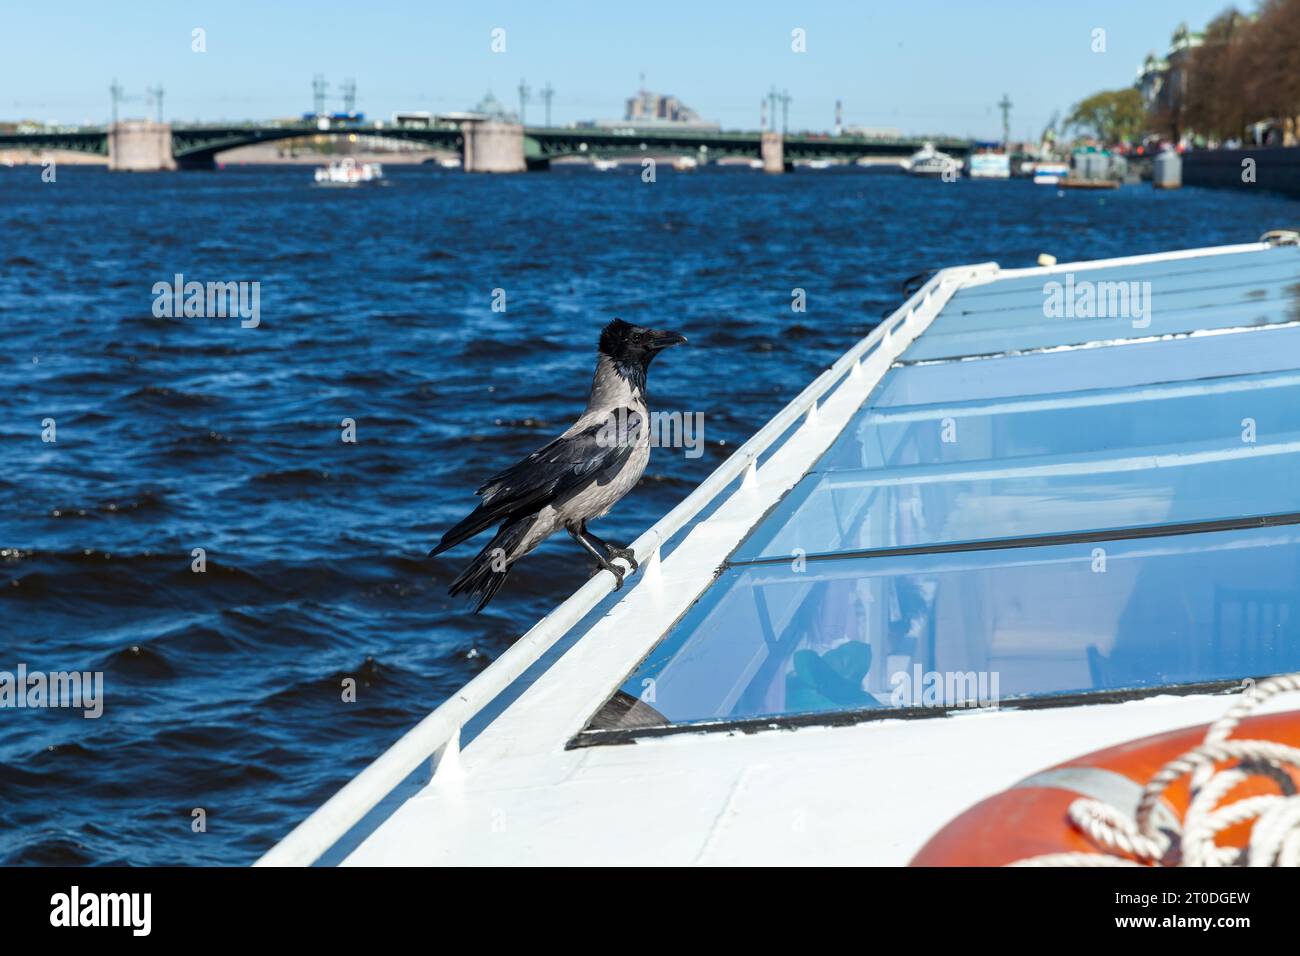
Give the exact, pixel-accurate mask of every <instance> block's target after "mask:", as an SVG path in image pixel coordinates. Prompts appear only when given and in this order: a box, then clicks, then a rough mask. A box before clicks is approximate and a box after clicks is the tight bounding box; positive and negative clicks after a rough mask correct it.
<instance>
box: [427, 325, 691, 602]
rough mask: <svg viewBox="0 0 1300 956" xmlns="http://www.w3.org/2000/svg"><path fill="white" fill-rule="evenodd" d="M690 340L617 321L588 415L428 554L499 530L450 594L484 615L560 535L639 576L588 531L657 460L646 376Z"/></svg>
mask: <svg viewBox="0 0 1300 956" xmlns="http://www.w3.org/2000/svg"><path fill="white" fill-rule="evenodd" d="M684 341H685V339H684V338H682V336H680V335H677V334H676V333H670V332H656V331H654V330H650V329H641V328H639V327H637V326H632V325H628V324H627V323H625V322H621V321H620V320H618V319H615V320H614V322H611V323H610V325H609V326H607V327H606V329H605V331H604V332H603V333H602V334H601V350H600V354H599V356H598V358H597V362H596V374H595V378H594V379H593V381H592V386H591V394H590V396H589V398H588V400H587V407H586V409H585V410H584V411H583V413H582V415H581V416H579V418H578V420H577V421H576V422H574V423H573V425H571V426H570V427H569V428H568V429H567V430H566V431H565V432H564V433H563V434H561V435H560V436H559V437H558V438H556V439H555V440H554V441H552V442H550V443H548V444H547V445H545V446H543V447H542V448H539V449H538V450H537V451H535V452H533V453H532V454H531V455H529V456H528V457H527V458H525V459H524V460H523V461H521V462H519V463H518V464H516V465H514V466H512V467H510V468H507V469H506V470H505V471H503V472H501V473H500V474H498V475H495V476H494V477H492V478H490V479H489V480H488V481H487V482H486V483H485V484H484V485H483V486H482V487H481V488H479V490H478V494H479V495H480V496H481V497H482V499H483V500H482V502H481V503H480V504H479V506H478V507H477V508H476V509H475V510H474V511H473V513H471V514H470V515H468V516H467V517H466V518H465V519H463V520H462V521H461V522H459V523H458V524H457V525H456V526H455V527H453V528H452V529H450V530H449V531H448V532H447V533H446V534H445V535H443V537H442V540H441V541H440V542H439V543H438V546H437V547H436V548H434V550H433V551H432V552H430V554H431V555H437V554H440V553H441V552H443V551H445V550H447V549H448V548H451V547H453V546H455V545H456V544H458V543H460V542H461V541H465V540H467V539H469V538H471V537H473V536H474V535H476V534H478V533H480V532H481V531H484V530H486V529H487V528H488V527H490V526H491V525H493V524H498V523H500V527H499V529H498V531H497V533H496V535H495V536H494V537H493V538H492V540H491V541H490V542H488V544H487V546H486V547H485V548H484V549H483V550H482V551H480V552H479V554H478V556H477V557H475V559H474V560H473V561H472V562H471V563H470V565H469V567H467V568H466V569H465V570H464V571H463V572H462V573H461V574H460V575H459V576H458V577H457V578H456V580H455V581H453V582H452V585H451V593H452V594H459V593H462V592H464V593H469V594H472V595H475V596H477V597H478V598H479V604H478V610H482V608H483V607H484V606H485V605H486V604H487V603H488V601H490V600H491V599H492V597H493V596H494V595H495V594H496V592H497V590H498V589H499V588H500V587H501V585H502V583H503V582H504V581H505V577H506V575H507V574H508V573H509V570H510V568H511V567H512V566H513V565H514V563H515V562H516V561H518V560H519V559H520V558H522V557H523V556H524V555H526V554H527V553H528V552H530V551H532V550H533V549H534V548H536V547H537V546H538V545H539V544H541V542H542V541H544V540H545V539H546V538H548V537H550V536H551V535H552V534H554V533H555V532H556V531H559V530H560V529H564V530H566V531H568V532H569V534H570V535H571V536H572V537H573V538H574V540H575V541H577V542H578V543H579V544H580V545H582V547H583V548H585V549H586V550H587V551H588V553H590V554H591V555H592V556H593V557H595V558H596V561H597V563H598V564H600V565H601V567H603V568H604V569H605V570H608V571H611V572H612V573H613V574H614V576H615V577H616V578H617V580H618V585H619V586H620V587H621V586H622V583H623V573H624V572H623V571H622V569H620V568H619V567H617V566H616V565H614V564H612V563H611V559H612V558H615V557H619V558H623V559H624V560H626V561H627V562H628V566H629V567H632V568H635V567H636V562H635V559H634V557H633V556H632V553H631V552H630V551H628V550H627V549H626V548H617V547H612V546H610V545H608V544H606V543H605V542H603V541H601V540H600V539H599V538H597V537H596V536H595V535H594V534H592V533H591V532H590V531H588V530H587V522H588V521H592V520H595V519H596V518H600V517H603V516H604V515H605V514H607V513H608V512H609V510H610V509H611V508H612V507H614V505H615V504H617V503H618V501H619V500H620V499H621V498H622V497H623V496H624V495H626V494H627V493H628V492H629V491H631V490H632V489H633V488H634V487H636V485H637V482H639V481H640V480H641V476H642V475H643V474H644V473H645V468H646V463H647V462H648V461H649V459H650V413H649V410H648V409H647V407H646V399H645V373H646V368H647V367H648V365H649V363H650V360H651V359H652V358H653V357H654V355H655V354H656V353H657V352H658V351H659V350H660V349H662V348H666V347H668V346H669V345H674V344H677V343H678V342H684ZM643 343H644V344H643Z"/></svg>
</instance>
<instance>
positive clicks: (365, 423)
mask: <svg viewBox="0 0 1300 956" xmlns="http://www.w3.org/2000/svg"><path fill="white" fill-rule="evenodd" d="M638 171H639V170H638ZM389 175H390V177H391V179H392V181H393V182H392V185H391V186H390V187H389V188H386V189H376V190H371V191H364V192H363V191H352V192H349V191H337V190H320V189H314V188H311V187H309V186H308V185H307V182H308V180H309V178H310V170H306V169H301V168H298V169H227V170H224V171H221V172H218V173H212V174H203V173H189V174H184V173H177V174H158V175H140V176H129V175H111V174H109V173H107V172H104V171H102V170H98V169H78V168H62V169H60V170H59V172H58V180H57V182H56V183H52V184H50V183H43V182H42V181H41V179H40V168H39V167H29V168H25V169H24V168H17V169H12V170H4V169H0V312H2V316H0V317H2V318H3V327H4V329H5V347H4V348H3V351H2V354H0V464H2V465H3V467H2V468H0V549H2V550H0V670H9V671H13V670H15V669H16V667H17V666H18V664H20V663H23V664H26V665H27V667H28V668H29V669H30V670H40V671H56V670H87V671H102V672H103V673H104V681H105V709H104V714H103V716H102V717H101V718H100V719H98V720H86V719H83V718H82V717H81V715H80V712H79V711H78V712H72V711H68V710H51V709H46V710H14V709H0V722H2V723H0V726H2V727H3V734H0V863H7V864H14V863H100V864H115V863H133V864H160V863H223V864H243V863H248V862H250V861H252V860H253V859H254V858H256V856H258V855H259V854H260V853H261V852H262V851H263V850H265V849H266V848H267V847H268V846H270V845H271V844H272V843H273V842H274V841H275V840H276V839H277V838H278V837H280V836H282V835H283V834H284V833H286V832H287V831H288V830H289V829H290V828H291V827H292V825H293V824H294V823H296V822H297V821H298V820H300V819H301V818H302V817H303V816H305V815H306V814H307V813H308V812H309V811H310V810H311V809H313V808H314V807H316V806H317V805H319V804H320V803H321V802H322V801H324V800H325V799H326V798H327V797H328V796H329V795H330V794H331V793H333V792H334V791H335V790H336V789H337V788H338V787H339V786H340V785H342V784H343V783H344V782H346V781H347V780H348V779H349V778H350V777H351V776H352V775H353V774H354V773H355V772H357V771H358V770H360V769H361V768H362V767H363V766H364V765H365V764H366V763H367V762H369V761H370V760H371V759H372V758H373V757H374V756H376V755H377V754H378V753H380V752H381V751H382V750H383V748H384V747H386V746H387V745H388V744H389V743H390V742H392V741H393V740H394V739H395V738H396V737H398V736H399V735H400V734H401V733H402V732H403V731H404V730H406V729H407V728H408V727H409V726H410V725H412V724H413V723H414V722H415V721H416V720H418V719H419V718H420V717H421V716H423V715H424V714H425V713H426V712H427V711H428V710H430V709H431V708H433V707H434V706H436V705H437V704H438V703H439V702H441V701H442V700H443V699H444V698H445V697H447V696H448V695H449V694H450V693H451V692H452V691H453V690H455V689H456V688H457V687H458V686H459V685H460V684H462V683H464V681H465V680H467V679H468V678H469V677H471V676H472V675H473V674H475V673H476V672H477V671H479V670H480V669H482V668H483V667H485V666H486V665H487V664H488V663H490V662H491V661H492V660H493V658H495V657H496V656H497V655H499V654H500V653H501V652H502V651H503V650H504V649H505V648H506V647H508V646H509V644H510V642H511V641H512V640H513V639H514V638H515V637H516V636H517V635H519V634H520V633H522V632H523V631H524V630H525V629H526V628H527V627H528V626H529V625H530V624H531V623H532V622H533V621H535V620H536V619H537V618H538V617H540V616H541V615H543V614H544V613H546V612H547V611H548V610H549V609H550V608H552V607H553V606H554V605H555V604H557V603H558V602H560V601H561V600H563V599H564V598H565V597H566V596H567V595H568V594H569V593H570V592H571V591H573V590H574V589H575V588H576V587H578V586H579V585H580V584H581V583H582V582H583V581H584V580H585V578H586V577H587V575H588V574H589V571H590V568H589V566H588V565H587V564H586V562H585V561H584V560H583V559H582V557H581V556H580V554H579V553H578V552H577V549H576V547H575V546H574V545H573V544H572V542H570V541H568V540H567V539H563V540H558V539H557V540H554V541H552V542H550V543H548V544H547V545H545V546H544V547H543V548H542V549H541V550H540V551H539V552H537V553H536V554H534V555H533V556H531V557H530V558H529V559H528V560H527V561H526V563H524V564H522V565H520V566H519V568H518V569H517V570H516V572H515V573H514V574H513V575H512V577H511V579H510V581H509V583H508V584H507V585H506V587H505V589H504V590H503V592H502V593H501V595H500V596H498V598H497V599H496V601H495V602H494V603H493V604H492V605H491V606H490V607H489V608H488V610H487V611H485V612H484V613H483V614H480V615H478V616H474V615H471V614H469V613H467V611H466V609H465V607H464V605H462V604H461V603H459V601H456V600H452V599H449V598H448V597H447V596H446V594H445V589H446V586H447V583H448V582H449V581H450V580H451V578H452V577H454V575H455V573H456V571H457V569H458V567H459V566H460V564H461V563H462V562H463V561H464V560H465V559H466V558H467V557H468V556H469V555H470V554H471V553H472V549H470V548H469V547H467V546H466V547H462V548H459V549H457V550H456V551H454V552H453V553H452V554H451V555H449V556H447V558H445V559H441V560H439V561H437V562H432V563H430V562H426V561H425V560H424V555H425V553H426V552H427V550H428V549H429V547H430V546H431V544H432V543H433V542H434V541H435V540H436V539H437V537H438V535H439V534H440V532H441V531H442V530H443V529H444V528H445V527H446V526H447V525H448V524H450V523H451V522H453V521H454V520H455V519H457V518H459V517H461V515H462V514H463V513H465V512H466V511H467V510H468V509H469V508H470V507H471V505H472V503H473V501H474V498H473V494H472V492H473V489H474V488H475V487H477V485H478V484H479V482H480V481H481V480H482V479H483V478H484V477H486V476H487V475H489V474H491V473H493V472H494V471H496V470H498V469H500V468H501V467H503V466H505V465H508V464H510V463H512V462H514V461H515V460H516V459H518V458H519V457H521V456H523V455H524V454H526V453H527V452H529V451H531V450H532V449H533V448H535V447H537V446H538V445H540V444H542V443H543V442H544V441H545V440H547V439H548V438H549V437H550V436H551V435H553V434H554V433H556V432H558V431H560V430H562V429H563V428H564V427H566V426H567V424H568V423H569V421H570V420H571V419H572V418H573V417H574V416H575V415H576V413H577V412H578V410H579V409H580V407H581V404H582V401H583V399H584V398H585V393H586V389H587V387H588V385H589V381H590V374H591V367H592V362H593V354H594V344H595V337H596V333H597V331H598V330H599V328H600V326H601V325H602V324H603V323H604V322H606V321H607V320H608V319H609V317H610V316H613V315H620V316H622V317H624V318H626V319H629V320H632V321H636V322H641V323H643V324H652V325H657V326H665V327H669V328H675V329H679V330H681V331H683V332H685V333H686V334H687V335H688V336H689V337H690V340H691V344H690V345H689V346H687V347H686V348H683V349H678V350H674V351H673V352H671V353H669V354H667V355H666V356H664V357H663V358H662V359H660V360H659V362H658V363H657V364H656V366H655V368H654V369H653V371H652V375H651V382H650V385H651V393H652V400H653V402H654V403H655V405H656V406H657V407H661V408H672V409H681V410H689V411H699V412H703V413H704V416H705V429H706V431H705V436H706V439H707V450H706V452H705V454H704V455H703V456H702V457H700V458H697V459H688V458H686V457H684V456H683V455H682V454H681V452H680V451H678V452H673V451H671V450H668V449H661V450H659V451H658V452H656V454H655V455H654V456H653V457H652V459H651V463H650V468H649V470H648V472H647V475H646V477H645V480H644V481H643V482H642V484H641V486H640V487H639V488H638V489H637V491H636V492H635V493H634V494H633V495H632V496H630V497H629V498H628V499H627V500H625V501H624V502H623V503H622V504H621V505H620V506H619V507H618V508H617V509H616V510H615V511H614V512H613V514H611V515H610V516H609V517H608V518H606V519H605V520H604V521H603V522H601V524H600V526H599V528H598V529H597V530H598V532H599V533H601V534H602V535H603V536H605V537H608V538H610V539H612V540H615V541H624V540H627V539H630V538H632V537H635V535H636V534H637V533H638V532H639V531H641V530H643V529H644V528H645V527H647V526H648V525H649V524H651V523H652V522H653V521H654V520H655V519H656V518H657V517H658V516H659V515H661V514H663V513H664V512H665V511H667V510H668V509H669V508H670V507H671V506H672V505H673V504H675V503H676V502H677V501H678V500H680V499H681V498H682V497H683V496H685V495H686V494H687V493H688V491H689V490H690V489H691V488H692V487H693V486H694V485H695V484H696V483H697V482H699V481H700V480H702V479H703V478H704V477H705V476H706V475H707V473H708V472H709V471H710V470H711V469H712V468H713V467H714V466H715V465H716V464H717V463H718V462H719V461H721V460H722V459H723V458H724V457H725V456H726V455H727V454H728V453H729V451H730V449H731V448H732V447H734V446H735V445H736V444H737V443H738V442H740V441H743V440H744V439H745V438H746V437H748V436H749V435H750V434H751V433H752V432H753V431H754V430H755V429H757V428H758V427H759V426H760V425H761V424H762V423H763V422H764V421H765V420H766V419H767V418H768V417H770V416H771V415H772V414H773V413H774V412H775V411H777V410H778V409H779V408H780V407H781V406H782V405H783V404H784V403H785V402H786V401H787V400H789V398H791V397H792V396H794V395H795V394H796V393H797V392H799V391H800V390H801V389H802V388H803V386H804V385H805V384H806V383H807V382H808V381H809V380H810V379H811V378H812V377H814V376H815V375H816V374H817V373H818V372H819V371H820V370H821V369H822V368H823V367H825V366H826V365H827V364H828V363H830V362H831V361H832V360H833V359H834V358H835V357H836V356H837V355H838V354H839V353H840V352H842V351H843V350H844V349H845V348H846V347H848V346H849V345H850V344H851V343H852V342H853V341H854V340H856V339H857V338H858V337H860V336H861V335H863V334H864V333H865V332H867V331H868V330H869V329H870V327H871V326H872V325H873V324H874V323H875V322H876V321H878V320H879V318H880V317H881V314H882V312H886V311H888V310H889V309H891V308H892V307H893V306H895V305H896V304H897V303H898V302H899V301H900V295H899V286H900V283H901V282H902V281H903V280H904V279H905V278H907V277H908V276H911V275H913V274H914V273H917V272H921V271H923V270H927V269H933V268H937V267H939V266H942V265H949V264H957V263H964V262H974V261H983V260H990V259H993V260H997V261H998V262H1000V263H1002V264H1003V265H1007V266H1023V265H1030V264H1032V263H1033V260H1034V258H1035V257H1036V256H1037V254H1038V253H1039V252H1042V251H1049V252H1052V253H1054V254H1055V255H1057V256H1058V257H1059V258H1060V259H1061V260H1062V261H1065V260H1068V259H1075V258H1095V257H1102V256H1113V255H1121V254H1129V253H1140V252H1153V251H1159V250H1164V249H1171V248H1180V247H1190V246H1202V245H1213V244H1218V243H1224V242H1236V241H1249V240H1253V239H1255V238H1257V237H1258V236H1259V234H1260V233H1262V232H1263V231H1264V230H1266V229H1268V228H1274V227H1282V226H1289V227H1294V226H1295V225H1296V223H1297V221H1300V203H1296V202H1292V201H1287V200H1284V199H1281V198H1279V197H1276V196H1271V195H1269V194H1267V193H1264V192H1239V193H1228V192H1207V191H1200V190H1192V189H1185V190H1182V191H1181V192H1176V193H1156V192H1154V191H1152V190H1151V189H1149V188H1143V187H1132V188H1126V189H1124V190H1122V191H1120V192H1118V193H1107V194H1104V195H1098V194H1096V193H1072V194H1066V195H1059V194H1058V193H1057V192H1056V190H1054V189H1051V188H1046V187H1034V186H1032V185H1030V184H1028V183H1025V182H1011V183H968V182H962V183H956V184H944V183H938V182H925V181H914V180H910V179H906V178H903V177H899V176H892V175H890V176H882V175H873V174H869V173H866V172H859V171H847V170H846V171H836V172H828V173H808V172H804V173H799V174H796V175H793V176H784V177H765V176H762V175H761V174H758V173H753V172H750V171H748V170H701V171H698V172H695V173H690V174H674V173H672V172H671V171H661V173H660V175H659V181H658V182H656V183H653V184H646V183H643V182H641V180H640V178H639V176H638V175H636V173H635V172H620V173H610V174H603V175H602V174H595V173H590V172H586V171H578V170H567V171H566V170H555V171H552V172H550V173H547V174H536V175H527V176H517V177H504V178H491V177H472V176H465V175H461V174H457V173H446V172H441V171H431V170H430V169H429V168H427V167H425V168H407V169H402V168H391V169H390V170H389ZM175 273H182V274H183V275H184V276H185V277H186V278H187V279H194V280H199V281H204V282H206V281H238V280H245V281H257V282H259V283H260V296H261V298H260V320H261V322H260V325H259V326H258V327H257V328H247V329H246V328H241V327H240V322H239V320H238V319H237V318H225V319H222V318H212V319H207V318H166V317H163V318H158V317H155V316H154V314H153V310H152V306H153V302H154V295H153V292H152V288H153V285H154V283H156V282H160V281H170V280H171V278H172V276H173V275H174V274H175ZM794 288H802V289H805V290H806V293H807V305H808V309H807V312H806V313H804V314H796V313H793V312H792V311H791V308H790V302H791V290H792V289H794ZM494 289H503V290H504V291H505V297H506V299H505V301H506V306H507V311H506V312H504V313H501V312H494V311H492V302H493V290H494ZM345 418H350V419H353V420H354V421H355V422H356V438H357V441H356V442H355V443H345V442H343V441H342V440H341V433H342V428H341V422H342V420H343V419H345ZM45 419H54V420H55V423H56V426H55V427H56V437H57V441H56V442H54V443H48V442H43V441H42V422H43V421H44V420H45ZM195 548H203V549H204V550H205V552H206V555H207V570H206V572H204V573H195V572H194V571H192V570H191V562H192V561H193V558H192V557H191V554H192V551H193V549H195ZM346 678H353V679H355V680H356V682H357V699H356V701H355V702H344V701H343V699H342V686H343V682H344V680H345V679H346ZM196 808H202V810H203V811H204V812H205V814H206V824H207V827H206V832H201V833H196V832H194V831H193V828H192V825H191V824H192V819H193V817H192V814H193V811H194V810H195V809H196Z"/></svg>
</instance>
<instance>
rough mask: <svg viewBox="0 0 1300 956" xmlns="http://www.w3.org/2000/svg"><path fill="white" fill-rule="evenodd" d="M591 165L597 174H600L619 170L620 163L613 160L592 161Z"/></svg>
mask: <svg viewBox="0 0 1300 956" xmlns="http://www.w3.org/2000/svg"><path fill="white" fill-rule="evenodd" d="M591 165H592V166H593V167H594V168H595V169H596V171H597V172H600V173H607V172H609V171H610V170H611V169H618V163H617V162H615V161H614V160H612V159H596V160H592V163H591Z"/></svg>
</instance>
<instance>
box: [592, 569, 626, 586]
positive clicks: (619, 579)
mask: <svg viewBox="0 0 1300 956" xmlns="http://www.w3.org/2000/svg"><path fill="white" fill-rule="evenodd" d="M601 571H608V572H609V573H610V574H612V575H614V590H615V591H621V590H622V589H623V575H624V573H625V572H624V571H623V569H622V568H620V567H619V566H618V565H617V564H610V563H608V562H606V563H605V564H602V565H601V566H600V567H598V568H597V569H596V571H595V574H592V577H593V578H594V577H595V576H596V575H597V574H600V572H601Z"/></svg>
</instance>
